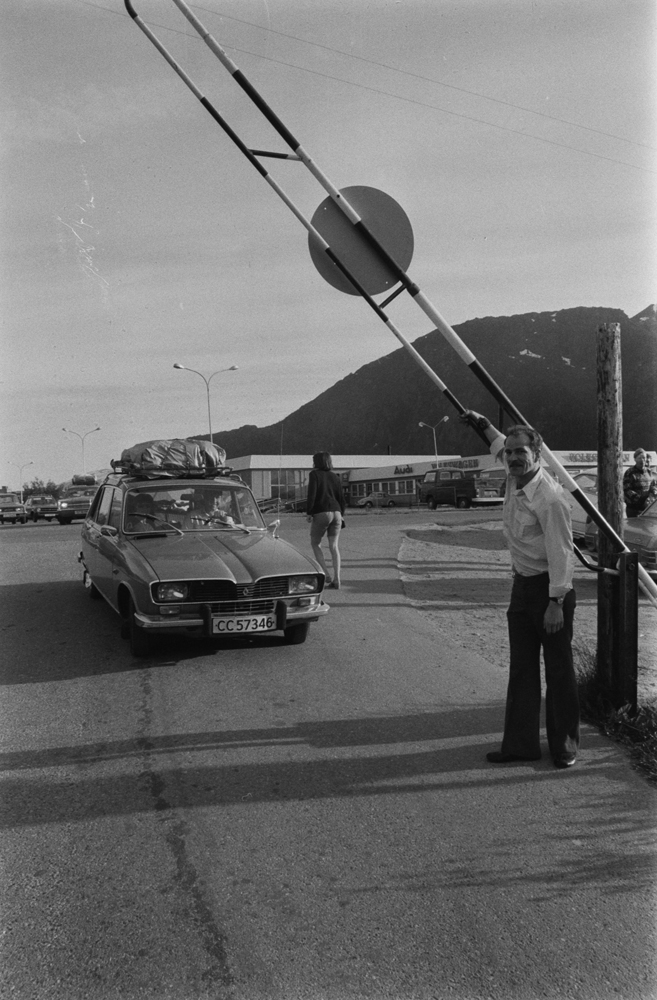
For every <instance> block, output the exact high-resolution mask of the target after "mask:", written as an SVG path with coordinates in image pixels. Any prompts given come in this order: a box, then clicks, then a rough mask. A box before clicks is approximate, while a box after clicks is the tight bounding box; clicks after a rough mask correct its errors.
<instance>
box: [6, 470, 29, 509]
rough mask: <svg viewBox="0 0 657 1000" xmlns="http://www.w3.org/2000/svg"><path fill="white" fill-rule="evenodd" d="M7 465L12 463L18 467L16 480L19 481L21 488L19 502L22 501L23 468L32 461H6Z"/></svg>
mask: <svg viewBox="0 0 657 1000" xmlns="http://www.w3.org/2000/svg"><path fill="white" fill-rule="evenodd" d="M7 464H8V465H13V466H14V467H15V468H16V469H18V481H19V483H20V490H21V503H22V502H23V469H27V467H28V465H34V462H25V463H24V464H23V465H19V464H18V463H17V462H8V463H7Z"/></svg>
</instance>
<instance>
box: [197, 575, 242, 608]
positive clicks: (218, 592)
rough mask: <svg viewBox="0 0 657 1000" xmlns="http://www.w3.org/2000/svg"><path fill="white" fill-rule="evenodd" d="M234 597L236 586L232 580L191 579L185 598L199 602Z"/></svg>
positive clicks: (232, 599) (233, 598)
mask: <svg viewBox="0 0 657 1000" xmlns="http://www.w3.org/2000/svg"><path fill="white" fill-rule="evenodd" d="M236 597H237V588H236V587H235V584H234V583H233V581H232V580H192V581H191V582H190V584H189V597H188V598H187V600H188V601H191V602H193V603H195V604H196V603H198V604H201V603H208V602H210V601H234V600H235V598H236Z"/></svg>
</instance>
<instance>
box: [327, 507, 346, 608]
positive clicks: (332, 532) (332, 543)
mask: <svg viewBox="0 0 657 1000" xmlns="http://www.w3.org/2000/svg"><path fill="white" fill-rule="evenodd" d="M341 527H342V514H341V513H340V511H339V510H338V511H336V512H334V517H333V521H332V523H331V524H330V525H329V527H328V531H327V535H328V545H329V551H330V553H331V562H332V563H333V586H334V587H335V589H336V590H339V589H340V549H339V547H338V541H339V539H340V528H341Z"/></svg>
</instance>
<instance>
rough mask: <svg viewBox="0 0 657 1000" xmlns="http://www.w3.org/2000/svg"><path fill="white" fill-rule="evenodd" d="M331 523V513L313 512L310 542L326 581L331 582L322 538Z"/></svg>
mask: <svg viewBox="0 0 657 1000" xmlns="http://www.w3.org/2000/svg"><path fill="white" fill-rule="evenodd" d="M330 523H331V515H330V512H329V513H322V514H313V520H312V524H311V525H310V544H311V546H312V550H313V555H314V556H315V559H316V560H317V562H318V563H319V565H320V566H321V568H322V571H323V573H324V576H325V577H326V582H327V583H329V582H330V580H331V577H330V576H329V571H328V568H327V566H326V562H325V560H324V553H323V552H322V538H323V537H324V534H325V533H326V529H327V528H328V527H329V525H330Z"/></svg>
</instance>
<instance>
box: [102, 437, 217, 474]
mask: <svg viewBox="0 0 657 1000" xmlns="http://www.w3.org/2000/svg"><path fill="white" fill-rule="evenodd" d="M225 463H226V452H225V451H224V449H223V448H220V447H219V446H218V445H216V444H214V442H212V441H205V440H200V441H187V440H186V439H185V438H168V439H163V440H156V441H143V442H142V443H141V444H135V445H133V446H132V448H124V450H123V451H122V452H121V458H120V459H119V460H118V462H117V461H114V462H112V463H111V465H112V468H113V469H114V471H115V472H134V473H144V474H147V475H148V474H152V475H160V476H162V475H166V476H180V475H186V474H187V475H189V474H191V475H197V476H198V475H201V476H203V475H206V476H207V475H217V474H218V473H221V472H222V470H223V469H224V468H225Z"/></svg>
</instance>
